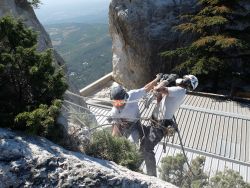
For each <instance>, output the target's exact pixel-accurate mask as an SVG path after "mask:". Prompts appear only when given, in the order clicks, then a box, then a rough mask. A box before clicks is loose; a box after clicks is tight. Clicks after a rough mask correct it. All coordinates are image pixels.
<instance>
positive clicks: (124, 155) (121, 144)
mask: <svg viewBox="0 0 250 188" xmlns="http://www.w3.org/2000/svg"><path fill="white" fill-rule="evenodd" d="M85 152H86V154H87V155H90V156H93V157H97V158H101V159H105V160H109V161H114V162H116V163H117V164H120V165H122V166H125V167H127V168H129V169H131V170H134V171H139V167H140V164H141V163H142V156H141V154H140V153H139V151H138V150H137V149H136V147H135V146H134V145H133V144H131V143H130V142H129V141H128V140H127V139H125V138H122V137H114V136H112V135H111V134H110V133H109V132H106V131H99V132H96V133H95V134H94V135H93V138H92V140H91V141H90V144H89V145H88V146H87V148H86V151H85Z"/></svg>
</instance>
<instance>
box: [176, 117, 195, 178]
mask: <svg viewBox="0 0 250 188" xmlns="http://www.w3.org/2000/svg"><path fill="white" fill-rule="evenodd" d="M173 119H174V123H175V124H174V126H175V130H176V132H177V134H178V137H179V140H180V145H181V150H182V153H183V155H184V157H185V160H186V163H187V165H188V168H189V170H190V172H191V173H192V175H193V176H195V175H194V172H193V171H192V168H191V166H190V164H189V162H188V158H187V155H186V153H185V149H184V146H183V143H182V139H181V134H180V131H179V128H178V126H177V123H176V119H175V116H174V118H173Z"/></svg>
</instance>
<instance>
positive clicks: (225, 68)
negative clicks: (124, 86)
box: [162, 0, 250, 92]
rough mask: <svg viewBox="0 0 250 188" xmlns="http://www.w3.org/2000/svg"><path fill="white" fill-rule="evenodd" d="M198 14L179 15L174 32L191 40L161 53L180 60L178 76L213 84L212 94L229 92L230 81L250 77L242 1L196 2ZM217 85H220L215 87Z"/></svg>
mask: <svg viewBox="0 0 250 188" xmlns="http://www.w3.org/2000/svg"><path fill="white" fill-rule="evenodd" d="M198 2H199V8H198V11H197V12H195V13H193V14H189V15H184V16H182V20H183V23H181V24H180V25H178V26H176V27H175V29H177V30H180V31H182V32H183V33H189V34H190V35H189V36H193V37H194V38H195V40H194V41H193V42H192V43H191V44H183V45H182V46H181V47H180V48H177V49H174V50H169V51H166V52H164V53H162V54H163V55H164V56H166V57H174V56H177V57H180V58H181V62H182V63H181V64H179V65H178V66H177V68H176V70H177V72H179V73H180V74H187V73H192V74H196V75H198V76H199V77H200V78H203V80H202V79H201V84H203V85H204V84H206V82H207V81H208V79H210V80H212V81H213V87H212V88H213V91H214V92H216V90H217V89H218V88H220V89H221V88H222V85H223V84H222V83H225V84H224V87H225V88H224V89H227V90H229V89H230V87H231V82H232V81H233V79H234V78H238V79H242V80H248V81H249V76H247V75H249V74H250V66H249V58H250V27H248V25H249V24H250V12H249V10H246V9H245V8H244V7H243V6H242V5H241V3H244V1H243V0H230V1H227V0H198ZM219 84H220V85H219Z"/></svg>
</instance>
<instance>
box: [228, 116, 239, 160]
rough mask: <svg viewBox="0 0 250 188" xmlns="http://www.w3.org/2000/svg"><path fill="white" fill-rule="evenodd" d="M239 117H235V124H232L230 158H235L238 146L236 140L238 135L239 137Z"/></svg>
mask: <svg viewBox="0 0 250 188" xmlns="http://www.w3.org/2000/svg"><path fill="white" fill-rule="evenodd" d="M236 120H237V119H236V118H233V126H232V133H231V138H232V139H231V147H230V158H232V159H235V156H236V154H235V153H236V147H237V142H236V137H237V135H236V134H237V127H238V125H237V121H236Z"/></svg>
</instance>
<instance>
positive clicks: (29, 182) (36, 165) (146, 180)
mask: <svg viewBox="0 0 250 188" xmlns="http://www.w3.org/2000/svg"><path fill="white" fill-rule="evenodd" d="M0 151H1V152H0V187H2V188H5V187H89V188H91V187H93V188H97V187H98V188H107V187H120V188H130V187H131V188H163V187H165V188H168V187H169V188H170V187H175V186H173V185H171V184H169V183H167V182H163V181H161V180H159V179H157V178H154V177H149V176H146V175H142V174H139V173H136V172H133V171H130V170H128V169H126V168H124V167H122V166H119V165H116V164H115V163H113V162H109V161H104V160H100V159H95V158H91V157H89V156H86V155H84V154H81V153H77V152H70V151H67V150H64V149H63V148H61V147H59V146H57V145H55V144H53V143H51V142H49V141H48V140H46V139H44V138H40V137H29V136H23V135H21V134H16V133H13V132H10V131H8V130H5V129H0Z"/></svg>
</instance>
